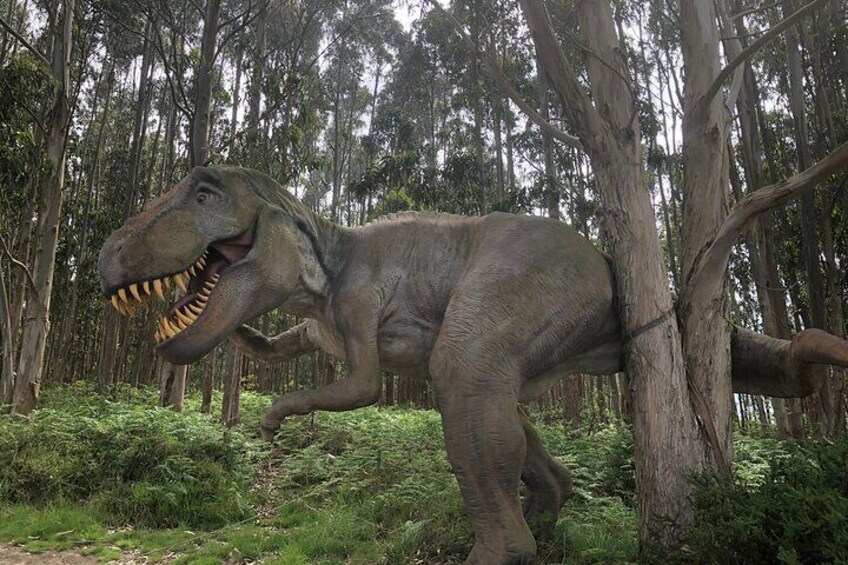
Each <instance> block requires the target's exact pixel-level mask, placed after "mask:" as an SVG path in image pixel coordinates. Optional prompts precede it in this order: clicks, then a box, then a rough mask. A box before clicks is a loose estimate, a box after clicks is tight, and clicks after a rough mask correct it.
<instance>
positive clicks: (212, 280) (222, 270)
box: [106, 224, 256, 349]
mask: <svg viewBox="0 0 848 565" xmlns="http://www.w3.org/2000/svg"><path fill="white" fill-rule="evenodd" d="M255 231H256V226H255V224H254V225H253V226H252V227H250V228H248V229H247V230H245V231H244V232H242V233H241V234H239V235H237V236H235V237H232V238H227V239H223V240H218V241H213V242H212V243H210V244H209V245H208V246H207V247H206V249H205V250H204V251H203V253H202V254H201V255H200V256H199V257H197V258H195V259H194V260H192V261H191V262H190V263H188V262H187V265H188V266H186V267H185V268H184V269H183V270H181V271H178V272H175V273H168V274H165V275H160V276H154V277H149V278H146V279H143V280H133V281H128V282H127V283H126V284H124V285H123V286H121V287H120V288H115V289H110V290H109V291H107V292H106V295H107V297H108V299H109V300H110V302H111V303H112V305H113V306H114V307H115V309H116V310H117V311H118V312H119V313H121V314H122V315H125V316H133V315H134V314H135V308H136V307H142V308H144V309H148V308H149V307H150V306H151V303H152V302H155V300H154V298H158V299H160V300H161V301H162V302H164V303H166V304H170V305H169V306H168V307H167V309H166V310H165V311H164V313H163V314H162V315H161V316H159V317H158V321H157V322H156V327H155V329H154V331H153V337H154V339H155V341H156V343H157V344H158V347H157V349H160V348H161V349H166V348H165V347H163V346H166V344H169V343H170V342H172V341H174V340H180V338H181V336H182V335H183V332H186V331H189V330H195V331H196V330H197V329H198V328H205V329H206V330H207V331H209V332H212V333H214V330H215V327H214V324H210V321H209V318H210V315H209V312H210V311H211V310H212V309H210V305H212V304H214V303H216V302H218V301H226V298H225V296H224V294H226V293H222V292H221V291H220V289H219V288H218V287H219V286H220V285H221V283H222V281H224V280H225V279H227V278H229V277H231V276H233V267H236V266H238V265H239V264H240V263H242V262H243V261H244V260H245V259H246V257H247V256H248V254H249V253H250V251H251V249H252V248H253V243H254V238H255ZM172 289H177V290H178V291H179V294H180V295H181V296H180V298H178V299H177V300H176V302H174V301H172V300H171V297H172V296H173V292H174V291H173V290H172ZM190 333H194V332H190Z"/></svg>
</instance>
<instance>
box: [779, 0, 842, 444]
mask: <svg viewBox="0 0 848 565" xmlns="http://www.w3.org/2000/svg"><path fill="white" fill-rule="evenodd" d="M782 8H783V16H784V17H787V16H789V15H790V14H792V12H794V9H793V7H792V4H791V3H790V2H789V1H788V0H784V1H783V3H782ZM797 25H799V26H800V25H801V24H797ZM786 58H787V62H788V64H789V107H790V109H791V111H792V118H793V122H794V126H795V150H796V153H797V158H798V170H799V171H803V170H806V169H807V168H808V167H809V166H810V165H811V164H812V161H813V159H812V156H811V155H810V148H809V139H810V138H809V132H808V126H807V114H806V109H805V105H804V85H803V69H802V65H801V52H800V50H799V49H798V31H797V29H796V27H795V26H790V27H789V29H787V30H786ZM818 241H819V240H818V234H817V233H816V204H815V194H814V193H812V192H806V193H805V194H804V195H803V196H801V254H802V256H803V259H804V270H805V272H806V275H807V296H808V297H809V301H810V303H809V306H810V323H811V327H814V328H820V329H827V306H826V302H825V296H824V290H825V286H824V279H823V277H822V270H821V264H820V262H819V253H820V250H819V243H818ZM832 394H833V391H832V390H831V384H830V380H829V379H828V381H827V382H826V384H825V386H823V387H821V389H819V392H818V395H819V405H820V409H819V410H818V411H817V413H818V414H819V416H820V417H819V418H818V420H819V421H818V422H817V424H818V432H819V433H820V434H822V435H826V434H827V430H828V429H829V428H830V422H832V421H833V420H834V419H835V414H834V408H833V404H834V403H833V398H832Z"/></svg>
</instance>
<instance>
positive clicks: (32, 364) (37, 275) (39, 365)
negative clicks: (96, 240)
mask: <svg viewBox="0 0 848 565" xmlns="http://www.w3.org/2000/svg"><path fill="white" fill-rule="evenodd" d="M62 6H63V7H62V19H61V20H59V22H61V23H58V22H57V24H56V25H55V26H54V29H53V31H52V33H53V61H52V67H53V68H52V71H53V79H54V85H53V98H52V102H51V107H50V112H49V118H48V122H47V134H46V138H45V142H46V154H47V167H48V173H47V178H46V179H45V183H44V186H43V187H42V190H41V194H40V195H39V207H38V222H37V224H36V231H35V234H36V241H37V245H38V247H37V248H36V250H35V261H34V265H33V268H32V276H33V279H34V281H35V292H34V293H33V294H32V295H31V296H30V297H29V299H28V300H27V307H26V309H27V314H26V322H25V323H24V326H23V334H22V338H21V357H20V361H19V364H18V370H19V374H18V377H17V379H16V381H15V390H14V394H13V398H12V412H13V413H15V414H29V413H30V412H31V411H32V410H33V409H34V408H35V406H36V404H37V402H38V393H39V388H40V384H41V374H42V370H43V368H44V365H43V363H44V348H45V345H46V343H47V337H48V334H49V332H50V299H51V295H52V292H53V273H54V271H55V265H56V248H57V246H58V242H59V216H60V213H61V210H62V193H63V191H64V189H65V157H66V138H67V133H68V128H69V126H70V110H71V107H70V104H71V101H70V98H69V97H70V96H71V90H70V65H71V53H72V45H73V16H74V0H64V1H63V2H62ZM56 9H57V10H58V6H57V7H56Z"/></svg>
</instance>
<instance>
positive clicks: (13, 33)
mask: <svg viewBox="0 0 848 565" xmlns="http://www.w3.org/2000/svg"><path fill="white" fill-rule="evenodd" d="M0 27H2V28H3V29H5V30H6V31H7V32H9V34H10V35H11V36H12V37H14V38H15V39H17V40H18V41H20V42H21V45H23V46H24V47H26V48H27V50H28V51H29V52H30V53H32V54H33V55H35V56H36V57H37V58H38V60H40V61H41V62H42V63H44V64H45V65H47V67H48V68H49V67H50V66H51V65H50V61H48V60H47V57H45V56H44V55H43V54H42V53H41V51H39V50H38V49H36V48H35V47H33V46H32V44H30V42H29V41H27V40H26V38H24V36H22V35H21V34H20V33H18V32H17V30H15V28H13V27H12V26H11V25H9V22H7V21H6V20H4V19H3V18H2V17H0Z"/></svg>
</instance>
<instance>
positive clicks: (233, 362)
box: [221, 343, 243, 428]
mask: <svg viewBox="0 0 848 565" xmlns="http://www.w3.org/2000/svg"><path fill="white" fill-rule="evenodd" d="M242 360H243V355H242V354H241V352H240V351H239V350H238V348H237V347H236V346H235V345H233V344H232V343H230V344H228V345H227V362H226V365H225V368H224V398H223V401H222V402H221V423H222V424H224V425H225V426H226V427H228V428H231V427H233V426H235V425H236V424H238V423H239V420H240V418H241V415H240V410H239V408H240V406H239V404H240V392H241V370H242Z"/></svg>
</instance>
